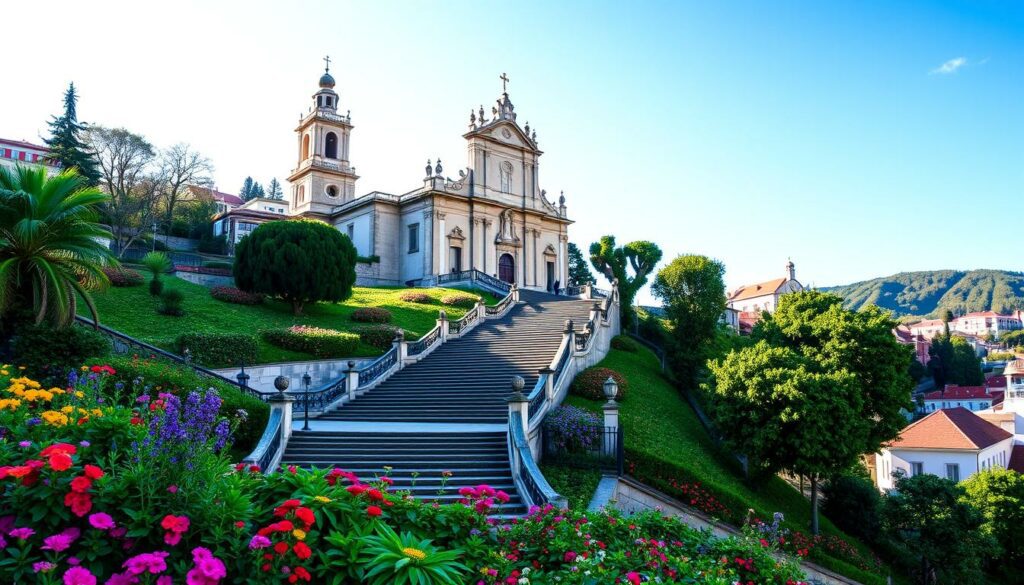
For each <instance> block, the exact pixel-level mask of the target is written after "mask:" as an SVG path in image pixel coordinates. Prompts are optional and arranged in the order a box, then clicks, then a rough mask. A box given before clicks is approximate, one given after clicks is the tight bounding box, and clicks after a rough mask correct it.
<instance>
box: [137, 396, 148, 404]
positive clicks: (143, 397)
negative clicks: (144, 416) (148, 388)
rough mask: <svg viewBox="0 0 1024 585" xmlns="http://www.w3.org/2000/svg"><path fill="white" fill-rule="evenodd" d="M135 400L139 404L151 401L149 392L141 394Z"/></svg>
mask: <svg viewBox="0 0 1024 585" xmlns="http://www.w3.org/2000/svg"><path fill="white" fill-rule="evenodd" d="M135 402H138V403H139V404H142V403H145V402H149V394H139V397H138V398H136V399H135Z"/></svg>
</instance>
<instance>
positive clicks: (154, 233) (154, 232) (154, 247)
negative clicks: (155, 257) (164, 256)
mask: <svg viewBox="0 0 1024 585" xmlns="http://www.w3.org/2000/svg"><path fill="white" fill-rule="evenodd" d="M152 251H153V252H156V222H155V221H154V222H153V250H152Z"/></svg>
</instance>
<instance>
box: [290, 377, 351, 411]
mask: <svg viewBox="0 0 1024 585" xmlns="http://www.w3.org/2000/svg"><path fill="white" fill-rule="evenodd" d="M347 392H348V375H347V374H342V376H341V377H340V378H338V379H337V380H332V381H330V382H328V383H327V384H325V385H324V386H321V387H320V388H317V389H316V390H310V391H309V392H302V391H299V390H294V391H292V392H289V393H288V395H289V396H293V397H295V404H294V410H293V412H296V413H298V412H302V411H304V410H305V408H306V402H309V409H310V410H316V411H322V410H324V409H325V408H327V407H328V406H330V405H332V404H334V403H335V402H336V401H337V400H338V399H339V398H341V397H342V396H344V395H345V394H346V393H347Z"/></svg>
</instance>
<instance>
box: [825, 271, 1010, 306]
mask: <svg viewBox="0 0 1024 585" xmlns="http://www.w3.org/2000/svg"><path fill="white" fill-rule="evenodd" d="M825 290H828V291H830V292H834V293H836V294H838V295H839V296H841V297H843V298H844V299H846V303H845V304H846V306H847V307H849V308H851V309H861V308H863V307H865V306H867V305H870V304H874V305H878V306H879V307H882V308H883V309H889V310H891V311H893V312H894V313H895V314H896V316H898V317H903V316H910V315H913V316H919V317H931V318H937V317H941V316H942V314H943V313H944V312H945V311H946V310H947V309H948V310H951V311H953V313H954V314H956V315H960V314H963V313H967V312H970V311H989V310H991V311H998V312H1001V313H1005V312H1009V311H1012V310H1014V309H1018V308H1020V309H1024V273H1021V272H1009V271H1006V270H971V271H968V272H963V271H957V270H928V271H924V272H901V273H899V274H894V275H892V276H886V277H883V278H875V279H872V280H865V281H863V282H855V283H853V284H847V285H843V286H834V287H829V288H827V289H825Z"/></svg>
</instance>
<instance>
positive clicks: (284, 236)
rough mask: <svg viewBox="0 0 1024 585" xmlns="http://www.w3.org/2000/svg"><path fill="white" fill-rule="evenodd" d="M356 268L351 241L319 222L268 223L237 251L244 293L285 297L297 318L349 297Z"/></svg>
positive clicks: (238, 274)
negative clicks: (311, 307)
mask: <svg viewBox="0 0 1024 585" xmlns="http://www.w3.org/2000/svg"><path fill="white" fill-rule="evenodd" d="M355 266H356V248H355V246H353V245H352V242H351V241H350V240H349V239H348V237H346V236H343V235H342V234H341V232H339V231H338V230H336V229H334V228H333V227H331V226H329V225H327V224H326V223H323V222H321V221H316V220H289V221H271V222H267V223H264V224H262V225H260V226H259V227H257V228H256V229H255V230H253V232H252V233H251V234H249V235H248V236H246V237H245V238H242V241H241V242H239V244H238V246H237V247H236V248H235V267H234V275H235V282H236V283H237V285H238V288H240V289H242V290H244V291H246V292H258V293H263V294H266V295H271V296H276V297H280V298H281V299H282V300H284V301H285V302H288V303H291V305H292V311H293V312H294V313H295V314H296V315H301V314H302V307H303V305H305V304H306V303H313V302H317V301H330V302H340V301H344V300H345V299H347V298H349V297H350V296H351V295H352V286H353V285H354V284H355V281H356V269H355Z"/></svg>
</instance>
